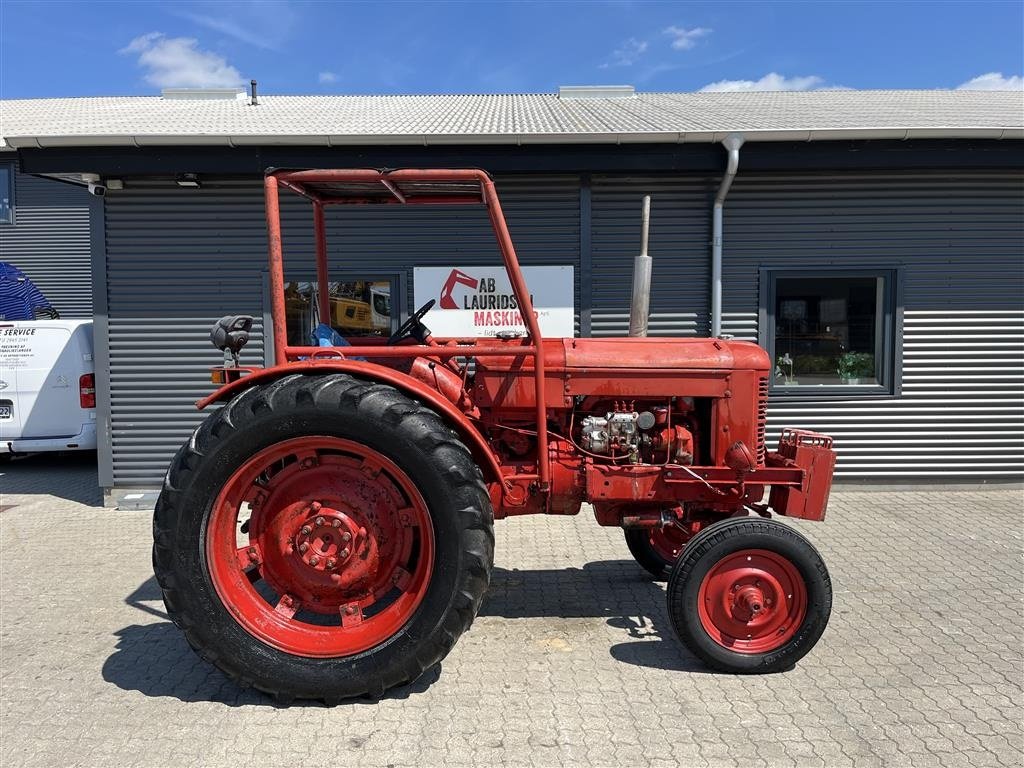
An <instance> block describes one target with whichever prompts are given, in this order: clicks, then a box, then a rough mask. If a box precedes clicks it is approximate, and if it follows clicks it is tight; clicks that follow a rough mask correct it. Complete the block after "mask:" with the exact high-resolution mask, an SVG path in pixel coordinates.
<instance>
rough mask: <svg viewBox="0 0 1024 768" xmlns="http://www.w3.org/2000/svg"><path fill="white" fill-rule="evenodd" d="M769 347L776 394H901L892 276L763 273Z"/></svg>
mask: <svg viewBox="0 0 1024 768" xmlns="http://www.w3.org/2000/svg"><path fill="white" fill-rule="evenodd" d="M761 277H762V283H761V285H762V303H761V320H762V322H761V329H762V331H761V333H762V339H761V341H762V345H763V346H764V347H765V348H766V349H767V350H768V353H769V354H770V355H771V359H772V365H773V375H772V385H771V388H772V391H773V392H774V393H775V394H797V395H808V394H815V395H817V394H826V395H827V394H837V395H842V396H847V397H848V396H851V395H858V394H864V395H879V394H891V393H893V392H894V389H893V382H894V380H895V375H894V374H895V371H894V369H895V349H896V324H897V301H896V283H897V280H896V273H895V271H893V270H874V271H872V270H828V269H824V270H783V269H778V270H772V269H768V270H763V271H762V275H761Z"/></svg>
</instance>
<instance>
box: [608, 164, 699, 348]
mask: <svg viewBox="0 0 1024 768" xmlns="http://www.w3.org/2000/svg"><path fill="white" fill-rule="evenodd" d="M712 190H713V186H712V183H711V181H710V180H707V179H702V178H693V177H691V178H680V177H674V178H673V177H667V176H661V177H657V178H642V177H623V176H594V177H593V179H592V181H591V201H592V202H591V206H592V225H591V242H592V251H591V252H592V264H593V275H592V278H591V279H592V283H593V293H592V297H593V299H592V301H593V309H592V312H593V315H592V334H591V335H593V336H625V335H626V332H627V331H628V329H629V304H630V294H631V292H632V287H633V258H634V257H635V256H636V254H637V253H638V252H639V249H640V208H641V201H642V199H643V196H644V195H645V194H650V195H651V198H652V199H651V229H650V246H649V253H650V254H651V257H652V258H653V259H654V264H653V273H652V286H651V316H650V329H649V331H650V335H651V336H701V335H707V333H708V328H709V311H708V303H709V299H708V295H709V294H708V291H709V289H708V277H709V275H708V259H709V257H708V252H709V245H708V242H709V238H710V226H709V207H708V206H709V205H710V199H711V198H710V196H711V195H713V194H714V193H713V191H712Z"/></svg>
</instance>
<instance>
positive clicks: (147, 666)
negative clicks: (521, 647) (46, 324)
mask: <svg viewBox="0 0 1024 768" xmlns="http://www.w3.org/2000/svg"><path fill="white" fill-rule="evenodd" d="M125 603H127V604H128V605H130V606H132V607H133V608H137V609H138V610H140V611H143V612H144V613H147V614H149V615H151V616H156V617H158V618H160V619H163V620H162V621H159V622H157V623H154V624H144V625H132V626H129V627H125V628H124V629H122V630H121V631H120V632H118V633H117V636H118V643H117V650H116V651H115V652H114V653H113V654H112V655H111V656H110V658H108V659H107V661H106V663H104V665H103V679H104V680H106V681H107V682H109V683H113V684H114V685H116V686H117V687H119V688H122V689H124V690H131V691H139V692H140V693H143V694H145V695H146V696H155V697H161V696H167V697H172V698H176V699H179V700H181V701H186V702H188V701H212V702H216V703H220V704H226V705H228V706H275V705H276V704H275V702H274V700H273V699H272V698H271V697H269V696H267V695H264V694H262V693H260V692H258V691H254V690H242V689H241V688H239V687H238V686H237V685H235V683H233V682H232V681H231V680H229V679H228V678H227V677H225V676H224V675H223V674H222V673H221V672H220V671H219V670H217V669H216V668H215V667H213V666H212V665H210V664H208V663H207V662H205V661H203V660H202V659H200V658H199V657H198V656H197V655H196V654H195V653H194V652H193V651H192V649H191V648H189V646H188V643H186V641H185V637H184V635H183V634H182V633H181V631H180V630H179V629H178V628H177V627H175V626H174V625H173V624H172V623H171V622H170V621H168V620H167V618H168V617H167V614H166V613H165V612H164V611H163V610H162V608H163V604H162V602H161V595H160V588H159V586H158V585H157V583H156V579H155V578H153V577H150V578H149V579H147V580H146V581H145V582H143V583H142V584H141V585H139V587H138V588H137V589H136V590H134V591H133V592H132V593H131V594H130V595H128V596H127V597H126V598H125ZM155 606H159V607H155ZM479 615H481V616H498V617H503V618H506V619H520V618H530V617H563V618H584V617H588V618H589V617H594V618H604V619H606V621H607V624H608V626H610V627H613V628H615V629H620V630H622V631H623V632H624V633H625V634H626V635H627V636H628V637H629V638H631V640H630V641H628V642H623V643H618V644H617V645H613V646H612V647H611V648H609V653H610V654H611V655H612V657H613V658H614V659H616V660H617V661H621V662H623V663H625V664H635V665H637V666H642V667H653V668H656V669H664V670H671V671H679V672H695V673H705V674H714V673H713V672H712V671H711V670H709V669H708V668H707V667H705V666H704V665H703V664H702V663H701V662H700V661H698V660H697V659H696V658H695V657H694V656H693V655H691V654H690V653H689V652H688V651H687V650H686V649H685V648H684V647H683V646H682V645H681V644H680V643H679V642H678V641H677V640H676V639H675V636H674V635H673V633H672V628H671V626H670V625H669V623H668V615H667V612H666V607H665V591H664V589H662V587H660V586H659V585H658V584H656V583H655V582H653V581H651V580H650V579H649V578H648V577H647V576H646V575H645V574H644V573H643V572H642V571H641V570H640V569H639V567H638V566H637V565H636V564H635V563H634V562H633V561H632V560H607V561H600V562H594V563H588V564H587V565H585V566H584V567H583V568H565V569H562V570H518V569H513V570H508V569H505V568H495V569H494V571H493V572H492V576H491V588H490V590H489V591H488V593H487V597H486V598H485V600H484V603H483V605H482V606H481V608H480V614H479ZM440 673H441V665H440V664H437V665H435V666H434V667H432V668H431V669H429V670H427V671H426V672H425V673H424V674H423V676H422V677H421V678H420V679H419V680H417V681H416V682H414V683H413V684H412V685H407V686H402V687H400V688H395V689H393V690H391V691H389V692H388V693H387V694H385V698H389V699H392V698H399V699H401V698H406V697H408V696H410V695H413V694H417V693H422V692H423V691H425V690H427V688H429V687H430V686H431V685H432V684H433V683H434V682H435V681H436V680H437V679H438V677H439V676H440ZM349 703H355V704H359V703H373V700H369V699H367V700H355V701H353V702H349ZM297 704H298V705H299V706H322V705H321V704H319V703H318V702H298V703H297Z"/></svg>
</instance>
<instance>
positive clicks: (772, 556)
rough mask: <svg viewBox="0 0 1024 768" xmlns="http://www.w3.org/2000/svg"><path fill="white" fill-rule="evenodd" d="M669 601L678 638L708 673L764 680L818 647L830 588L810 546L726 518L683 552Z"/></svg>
mask: <svg viewBox="0 0 1024 768" xmlns="http://www.w3.org/2000/svg"><path fill="white" fill-rule="evenodd" d="M667 597H668V612H669V618H670V619H671V621H672V626H673V628H674V629H675V632H676V635H677V636H678V637H679V639H680V640H681V641H682V642H683V644H684V645H686V647H687V648H689V649H690V651H692V652H693V653H694V655H696V656H697V657H698V658H700V659H701V660H702V661H704V662H705V663H706V664H707V665H708V666H710V667H712V668H713V669H717V670H719V671H722V672H731V673H734V674H758V673H770V672H779V671H782V670H785V669H788V668H790V667H792V666H793V665H794V664H795V663H796V662H797V661H799V660H800V659H801V658H803V657H804V655H806V654H807V653H808V652H809V651H810V650H811V648H813V647H814V645H815V644H816V643H817V642H818V640H819V638H820V637H821V634H822V632H824V631H825V627H826V625H827V624H828V619H829V615H830V614H831V611H832V581H831V579H830V578H829V574H828V569H826V568H825V563H824V561H823V560H822V559H821V555H820V554H818V551H817V550H816V549H815V548H814V545H812V544H811V543H810V542H809V541H808V540H807V539H805V538H804V537H803V536H801V535H800V534H799V533H797V532H796V531H795V530H793V529H792V528H790V527H789V526H787V525H783V524H782V523H780V522H778V521H776V520H763V519H760V518H750V517H745V518H731V519H729V520H724V521H722V522H720V523H716V524H715V525H712V526H710V527H708V528H706V529H705V530H703V531H701V532H700V533H699V534H697V535H696V536H695V537H694V538H693V540H692V541H691V542H690V543H689V544H688V545H687V547H686V549H685V550H684V551H683V554H682V556H681V557H680V558H679V560H678V561H677V562H676V564H675V566H674V567H673V568H672V575H671V576H670V577H669V582H668V595H667Z"/></svg>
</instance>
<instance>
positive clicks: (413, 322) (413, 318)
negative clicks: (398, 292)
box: [388, 299, 437, 346]
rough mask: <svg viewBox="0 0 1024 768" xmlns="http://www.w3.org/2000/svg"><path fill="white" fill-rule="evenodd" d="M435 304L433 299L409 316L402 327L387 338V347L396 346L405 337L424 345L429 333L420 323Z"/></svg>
mask: <svg viewBox="0 0 1024 768" xmlns="http://www.w3.org/2000/svg"><path fill="white" fill-rule="evenodd" d="M436 303H437V302H436V301H434V299H431V300H430V301H428V302H427V303H426V304H424V305H423V306H422V307H420V308H419V309H417V310H416V311H415V312H413V313H412V314H411V315H410V316H409V319H408V320H406V321H405V322H404V323H402V326H401V327H400V328H399V329H398V330H397V331H395V332H394V333H392V334H391V336H390V337H389V338H388V346H391V345H394V344H397V343H398V342H400V341H401V340H402V339H404V338H405V337H406V336H414V337H416V340H417V341H418V342H420V343H421V344H426V339H427V336H429V335H430V331H429V330H427V328H426V326H424V325H423V323H422V322H420V321H421V320H423V316H424V315H426V314H427V312H429V311H430V310H431V309H433V307H434V304H436Z"/></svg>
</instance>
